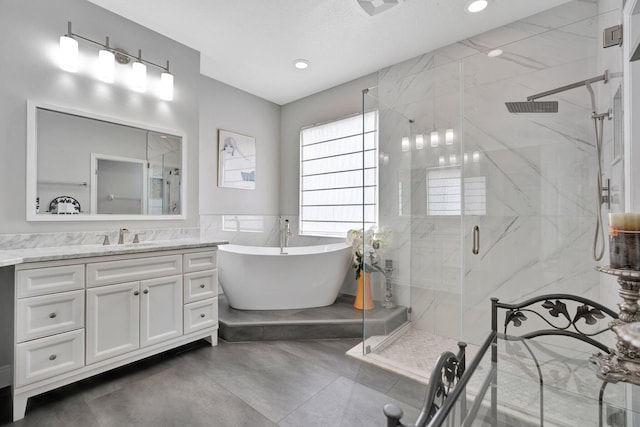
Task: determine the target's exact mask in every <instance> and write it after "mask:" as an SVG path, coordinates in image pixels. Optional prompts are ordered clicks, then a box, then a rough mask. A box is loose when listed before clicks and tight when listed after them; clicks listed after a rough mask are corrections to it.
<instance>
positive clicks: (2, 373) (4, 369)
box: [0, 365, 11, 388]
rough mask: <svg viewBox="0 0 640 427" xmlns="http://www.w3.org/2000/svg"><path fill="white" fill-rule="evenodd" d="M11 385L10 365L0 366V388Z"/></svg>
mask: <svg viewBox="0 0 640 427" xmlns="http://www.w3.org/2000/svg"><path fill="white" fill-rule="evenodd" d="M10 385H11V365H5V366H0V388H3V387H8V386H10Z"/></svg>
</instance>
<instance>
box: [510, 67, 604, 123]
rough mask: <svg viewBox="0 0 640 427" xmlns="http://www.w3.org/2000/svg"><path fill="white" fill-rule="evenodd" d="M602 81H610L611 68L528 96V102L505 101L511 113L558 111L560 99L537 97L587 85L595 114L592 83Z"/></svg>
mask: <svg viewBox="0 0 640 427" xmlns="http://www.w3.org/2000/svg"><path fill="white" fill-rule="evenodd" d="M600 81H604V82H605V83H607V82H608V81H609V70H605V71H604V74H602V75H599V76H596V77H593V78H590V79H587V80H582V81H579V82H575V83H571V84H568V85H565V86H562V87H559V88H556V89H551V90H548V91H546V92H542V93H537V94H535V95H531V96H528V97H527V101H526V102H505V105H506V106H507V110H509V112H510V113H557V112H558V101H536V99H538V98H544V97H545V96H549V95H555V94H556V93H560V92H564V91H567V90H570V89H575V88H577V87H581V86H586V87H587V90H588V91H589V93H590V94H591V104H592V106H593V112H594V114H595V110H596V105H595V96H594V94H593V89H592V88H591V83H595V82H600Z"/></svg>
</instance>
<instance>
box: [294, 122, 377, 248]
mask: <svg viewBox="0 0 640 427" xmlns="http://www.w3.org/2000/svg"><path fill="white" fill-rule="evenodd" d="M363 124H364V126H363ZM377 159H378V112H377V111H371V112H368V113H366V114H365V115H364V118H363V116H362V115H360V114H358V115H356V116H351V117H347V118H344V119H340V120H337V121H334V122H331V123H325V124H322V125H318V126H313V127H309V128H306V129H303V130H302V131H301V132H300V234H301V235H307V236H332V237H344V236H346V233H347V231H348V230H350V229H353V228H356V229H361V228H362V226H363V222H364V226H365V228H369V227H370V226H371V225H375V224H377V221H378V169H377V164H378V162H377Z"/></svg>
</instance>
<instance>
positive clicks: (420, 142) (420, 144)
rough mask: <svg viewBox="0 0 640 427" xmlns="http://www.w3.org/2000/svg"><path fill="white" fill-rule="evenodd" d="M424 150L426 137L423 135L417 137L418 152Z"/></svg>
mask: <svg viewBox="0 0 640 427" xmlns="http://www.w3.org/2000/svg"><path fill="white" fill-rule="evenodd" d="M423 148H424V137H423V136H422V134H421V133H419V134H417V135H416V150H422V149H423Z"/></svg>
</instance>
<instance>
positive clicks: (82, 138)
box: [27, 102, 186, 221]
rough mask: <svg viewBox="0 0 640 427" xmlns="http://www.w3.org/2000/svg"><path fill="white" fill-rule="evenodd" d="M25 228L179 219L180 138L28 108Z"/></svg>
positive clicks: (182, 154) (96, 118)
mask: <svg viewBox="0 0 640 427" xmlns="http://www.w3.org/2000/svg"><path fill="white" fill-rule="evenodd" d="M28 110H29V116H28V120H27V125H28V132H27V135H28V137H27V220H28V221H59V220H63V221H64V220H113V219H118V220H120V219H145V220H147V219H184V218H185V215H184V206H185V197H184V194H185V183H184V179H183V177H184V176H185V157H186V156H185V138H184V136H182V135H181V134H180V133H178V132H175V131H166V130H162V129H158V128H152V127H150V126H146V125H139V124H135V123H131V122H124V121H119V120H115V119H112V118H106V117H101V116H96V115H93V114H86V113H83V112H78V111H73V110H69V109H65V108H60V107H54V106H48V105H43V104H37V105H36V104H35V103H31V102H30V103H29V105H28Z"/></svg>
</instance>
